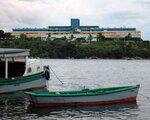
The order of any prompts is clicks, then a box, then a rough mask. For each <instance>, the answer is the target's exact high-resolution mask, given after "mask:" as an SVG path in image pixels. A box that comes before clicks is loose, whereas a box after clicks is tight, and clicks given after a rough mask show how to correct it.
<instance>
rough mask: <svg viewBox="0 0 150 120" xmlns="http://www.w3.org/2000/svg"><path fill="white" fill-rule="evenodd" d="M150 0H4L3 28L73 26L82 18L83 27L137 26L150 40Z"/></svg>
mask: <svg viewBox="0 0 150 120" xmlns="http://www.w3.org/2000/svg"><path fill="white" fill-rule="evenodd" d="M149 5H150V2H149V1H148V0H144V1H143V0H138V1H137V0H126V1H121V0H105V1H103V0H92V1H91V0H1V1H0V28H1V29H5V30H9V31H10V30H11V29H12V28H16V27H46V26H49V25H70V18H80V20H81V24H82V25H99V26H100V27H122V26H126V27H136V28H137V29H138V30H142V31H144V33H143V37H144V39H150V32H149V28H148V27H147V26H148V25H150V16H149V13H150V9H149V7H148V6H149Z"/></svg>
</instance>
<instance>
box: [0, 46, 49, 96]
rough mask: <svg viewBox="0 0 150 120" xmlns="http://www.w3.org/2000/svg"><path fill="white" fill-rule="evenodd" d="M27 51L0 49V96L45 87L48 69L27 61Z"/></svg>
mask: <svg viewBox="0 0 150 120" xmlns="http://www.w3.org/2000/svg"><path fill="white" fill-rule="evenodd" d="M28 56H29V49H9V48H0V95H2V94H4V95H7V94H12V93H16V92H18V91H30V90H36V89H42V88H45V87H46V80H48V79H49V70H48V69H49V68H48V67H43V66H41V65H39V64H35V62H34V61H32V60H29V59H28Z"/></svg>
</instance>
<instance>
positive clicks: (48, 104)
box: [31, 97, 136, 107]
mask: <svg viewBox="0 0 150 120" xmlns="http://www.w3.org/2000/svg"><path fill="white" fill-rule="evenodd" d="M120 103H136V97H130V98H126V99H121V100H113V101H99V102H74V103H31V105H32V106H34V107H63V106H96V105H111V104H120Z"/></svg>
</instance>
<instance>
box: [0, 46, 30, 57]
mask: <svg viewBox="0 0 150 120" xmlns="http://www.w3.org/2000/svg"><path fill="white" fill-rule="evenodd" d="M29 52H30V50H29V49H13V48H0V58H10V57H11V58H13V57H26V56H29V55H30V53H29Z"/></svg>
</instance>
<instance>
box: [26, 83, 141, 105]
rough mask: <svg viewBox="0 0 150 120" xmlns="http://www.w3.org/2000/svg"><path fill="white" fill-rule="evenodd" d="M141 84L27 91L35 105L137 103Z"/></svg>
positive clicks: (32, 103)
mask: <svg viewBox="0 0 150 120" xmlns="http://www.w3.org/2000/svg"><path fill="white" fill-rule="evenodd" d="M139 87H140V85H136V86H123V87H111V88H99V89H83V90H81V91H65V92H25V93H26V94H27V95H28V96H29V100H30V103H31V105H32V106H34V107H60V106H91V105H110V104H118V103H135V102H136V98H137V94H138V90H139Z"/></svg>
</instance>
